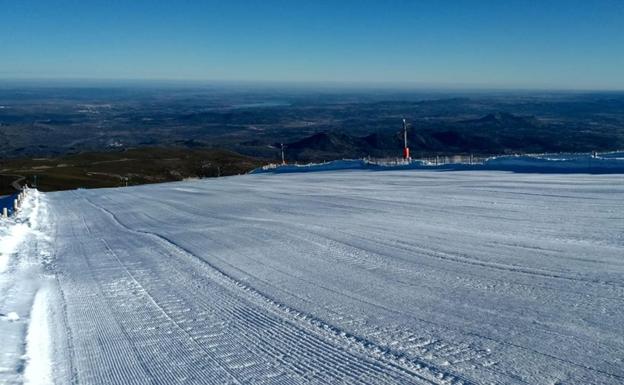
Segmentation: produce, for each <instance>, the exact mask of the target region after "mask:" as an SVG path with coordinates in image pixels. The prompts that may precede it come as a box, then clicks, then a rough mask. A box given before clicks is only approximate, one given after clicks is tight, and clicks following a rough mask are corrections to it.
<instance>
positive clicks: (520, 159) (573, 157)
mask: <svg viewBox="0 0 624 385" xmlns="http://www.w3.org/2000/svg"><path fill="white" fill-rule="evenodd" d="M331 170H373V171H375V170H377V171H381V170H441V171H464V170H495V171H513V172H540V173H548V172H551V173H590V174H616V173H618V174H619V173H624V153H622V152H614V153H608V154H601V155H599V156H592V155H589V154H537V155H505V156H494V157H490V158H487V159H486V160H485V161H483V162H482V163H477V164H469V163H445V164H435V163H433V162H428V161H422V160H412V161H411V162H406V161H403V160H400V159H399V160H396V161H386V162H379V161H374V162H373V161H368V160H366V159H345V160H336V161H331V162H325V163H310V164H303V165H298V164H288V165H268V166H264V167H261V168H258V169H255V170H253V171H252V172H251V173H252V174H260V173H267V172H269V173H292V172H315V171H331Z"/></svg>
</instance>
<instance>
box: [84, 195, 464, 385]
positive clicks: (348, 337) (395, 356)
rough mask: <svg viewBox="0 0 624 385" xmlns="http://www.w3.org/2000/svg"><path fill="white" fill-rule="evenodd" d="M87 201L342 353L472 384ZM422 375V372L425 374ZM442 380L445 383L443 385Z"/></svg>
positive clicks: (410, 372) (434, 381)
mask: <svg viewBox="0 0 624 385" xmlns="http://www.w3.org/2000/svg"><path fill="white" fill-rule="evenodd" d="M84 199H85V200H86V201H87V202H88V203H89V204H91V205H92V206H93V207H95V208H96V209H98V210H100V211H102V212H104V213H106V214H107V215H108V216H110V217H111V219H113V220H114V222H115V223H117V224H118V225H119V226H120V227H122V228H124V229H125V230H126V231H129V232H131V233H135V234H142V235H147V236H149V237H151V238H152V239H154V240H156V241H158V242H160V243H164V244H165V245H166V246H168V247H169V248H171V249H172V251H173V252H174V253H176V254H182V255H185V256H187V257H190V258H191V259H193V260H197V261H201V262H202V263H203V264H205V265H206V266H208V267H209V268H210V269H211V270H213V274H212V275H213V276H214V275H216V277H215V278H219V280H220V281H224V282H222V284H225V285H227V286H229V287H232V286H233V287H235V288H237V289H238V290H242V291H243V292H246V293H247V294H251V295H252V296H253V297H255V298H256V299H255V300H254V301H253V302H254V303H256V304H257V302H258V301H261V302H264V303H265V304H268V305H270V306H271V307H272V308H273V309H272V310H273V311H276V310H277V311H278V313H279V314H280V315H281V317H284V316H288V318H290V319H291V320H293V321H295V322H296V323H297V324H301V323H302V322H303V323H304V324H307V325H308V326H307V327H311V328H312V330H314V332H315V333H316V334H319V333H320V334H321V335H327V334H328V333H329V335H330V336H331V339H332V340H334V341H336V342H338V343H340V344H342V345H344V346H342V347H341V348H339V349H344V348H351V349H353V348H356V349H357V350H359V351H360V352H361V353H365V354H366V355H367V356H369V357H370V358H373V359H376V360H380V361H381V362H383V363H384V364H385V365H387V366H388V367H390V368H392V369H393V370H398V371H399V372H404V373H405V374H408V375H410V376H413V377H415V378H417V379H418V380H419V381H426V382H427V383H432V384H437V383H449V382H456V381H461V382H462V383H463V384H466V385H467V384H471V383H472V382H471V381H470V380H469V379H467V378H464V377H462V376H461V375H458V374H455V373H450V372H448V371H446V370H443V369H441V368H439V367H436V366H433V365H432V364H431V363H428V362H425V361H422V360H419V359H417V358H413V357H412V358H408V357H406V356H405V355H404V354H402V353H399V352H395V351H392V350H390V349H388V348H386V347H381V346H378V345H376V344H375V343H374V342H372V341H370V340H368V339H366V338H364V337H360V336H356V335H354V334H351V333H349V332H346V331H344V330H341V329H339V328H337V327H335V326H333V325H329V324H327V323H326V322H324V321H322V320H320V319H318V318H315V317H314V316H312V315H311V314H305V313H304V312H301V311H299V310H296V309H293V308H290V307H289V306H287V305H285V304H283V303H280V302H278V301H276V300H275V299H274V298H272V297H270V296H267V295H266V294H264V293H262V292H259V291H258V290H256V289H254V288H253V287H250V286H248V285H246V284H244V283H242V282H241V281H238V280H236V279H235V278H233V277H232V276H230V275H228V274H227V273H225V272H224V271H222V270H220V269H219V268H217V267H216V266H214V265H212V264H211V263H209V262H208V261H206V260H205V259H203V258H201V257H198V256H197V255H195V254H193V253H192V252H190V251H189V250H187V249H185V248H184V247H182V246H180V245H178V244H176V243H175V242H173V241H172V240H170V239H168V238H166V237H164V236H162V235H160V234H156V233H152V232H148V231H143V230H135V229H132V228H129V227H127V226H126V225H125V224H123V223H122V222H120V221H119V219H118V218H117V217H116V215H115V214H114V213H113V212H111V211H109V210H108V209H106V208H104V207H101V206H99V205H97V204H95V203H94V202H92V201H91V200H90V199H88V198H86V197H85V198H84ZM284 313H285V314H284ZM310 351H314V350H313V349H310ZM317 354H318V352H317ZM309 358H312V357H309ZM343 358H344V357H343ZM370 358H369V359H370ZM329 369H330V368H325V370H329ZM419 372H422V374H421V373H419ZM441 379H442V380H444V381H440V380H441Z"/></svg>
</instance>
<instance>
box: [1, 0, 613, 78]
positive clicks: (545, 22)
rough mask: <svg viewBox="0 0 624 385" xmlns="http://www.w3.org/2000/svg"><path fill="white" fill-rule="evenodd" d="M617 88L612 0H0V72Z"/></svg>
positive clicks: (18, 75)
mask: <svg viewBox="0 0 624 385" xmlns="http://www.w3.org/2000/svg"><path fill="white" fill-rule="evenodd" d="M19 78H102V79H110V78H113V79H203V80H253V81H304V82H308V81H309V82H318V81H330V82H334V81H338V82H343V81H344V82H363V83H370V82H382V83H383V82H390V83H402V84H412V83H413V84H415V85H441V86H476V87H512V88H514V87H520V88H573V89H574V88H578V89H624V0H614V1H606V0H603V1H600V0H598V1H591V0H584V1H576V0H560V1H554V0H550V1H548V0H545V1H538V0H535V1H533V0H525V1H503V0H500V1H484V0H478V1H477V0H474V1H452V0H440V1H433V0H431V1H417V0H412V1H392V0H387V1H382V0H379V1H367V0H359V1H349V0H334V1H323V0H318V1H307V0H306V1H304V0H301V1H277V0H264V1H252V0H249V1H233V0H222V1H209V0H206V1H184V0H178V1H141V0H132V1H130V0H125V1H91V0H82V1H62V0H58V1H56V0H45V1H43V0H41V1H37V0H10V1H4V0H0V79H19Z"/></svg>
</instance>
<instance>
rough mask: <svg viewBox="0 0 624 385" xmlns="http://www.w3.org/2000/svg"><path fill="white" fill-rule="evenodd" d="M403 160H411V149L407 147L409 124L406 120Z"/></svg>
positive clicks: (404, 123)
mask: <svg viewBox="0 0 624 385" xmlns="http://www.w3.org/2000/svg"><path fill="white" fill-rule="evenodd" d="M403 159H405V160H409V159H410V153H409V147H407V122H406V121H405V119H403Z"/></svg>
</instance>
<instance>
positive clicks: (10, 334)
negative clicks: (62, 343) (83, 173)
mask: <svg viewBox="0 0 624 385" xmlns="http://www.w3.org/2000/svg"><path fill="white" fill-rule="evenodd" d="M43 214H46V210H45V205H43V197H42V196H41V194H39V192H38V191H37V190H32V189H29V190H28V191H27V193H26V195H25V198H24V200H23V202H22V205H21V208H20V210H19V211H18V212H17V213H15V215H13V216H11V217H9V218H6V219H0V341H2V343H1V344H0V383H2V384H14V383H15V384H22V383H24V384H52V383H53V381H52V375H51V371H52V366H51V364H50V362H51V358H50V345H51V343H50V339H49V333H48V329H49V328H48V316H47V314H48V310H49V307H48V303H47V302H48V294H47V289H46V288H47V287H49V284H48V283H47V281H48V278H46V276H45V275H44V274H43V273H44V269H43V265H44V263H46V260H45V259H46V258H47V257H48V256H49V255H50V253H49V248H50V240H49V238H48V236H47V235H46V234H45V232H46V225H47V222H46V221H45V219H46V218H45V215H43Z"/></svg>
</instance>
